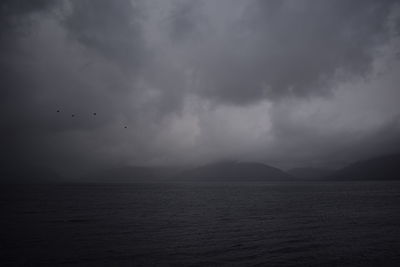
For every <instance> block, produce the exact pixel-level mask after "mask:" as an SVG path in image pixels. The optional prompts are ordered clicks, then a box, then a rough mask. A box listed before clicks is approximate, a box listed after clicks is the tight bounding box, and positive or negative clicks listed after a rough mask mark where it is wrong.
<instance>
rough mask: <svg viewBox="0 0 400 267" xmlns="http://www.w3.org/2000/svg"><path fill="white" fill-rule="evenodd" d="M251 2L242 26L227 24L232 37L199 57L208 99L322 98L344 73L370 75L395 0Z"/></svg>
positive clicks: (236, 100)
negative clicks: (313, 96) (314, 96)
mask: <svg viewBox="0 0 400 267" xmlns="http://www.w3.org/2000/svg"><path fill="white" fill-rule="evenodd" d="M250 3H251V4H249V5H248V6H247V7H245V8H244V10H243V13H242V18H241V21H238V22H236V23H235V24H232V25H229V27H230V28H228V29H229V30H230V31H231V33H230V34H228V35H227V36H226V37H225V36H224V39H223V40H221V41H220V42H219V43H216V44H215V45H214V46H213V45H211V47H207V50H206V51H201V52H200V53H199V58H198V61H199V62H200V63H199V66H198V69H199V71H200V72H201V73H202V75H204V77H203V78H204V80H206V81H207V82H206V83H205V84H203V85H202V88H201V90H200V93H202V94H204V95H205V96H206V97H209V98H213V97H214V98H216V99H218V101H221V102H228V103H229V102H231V103H236V104H246V103H251V102H253V101H258V100H259V99H260V98H281V97H285V96H288V95H289V96H292V95H294V96H300V97H301V96H309V95H313V94H317V95H321V94H327V93H329V92H330V90H331V89H332V87H334V85H335V79H336V75H338V74H342V75H347V76H348V77H352V76H354V75H365V74H366V73H367V71H368V70H369V69H370V64H371V62H372V58H373V55H374V51H375V49H376V48H377V47H378V46H379V45H381V44H382V43H384V42H385V41H386V40H387V39H388V35H389V32H388V29H387V28H386V24H387V19H388V15H389V14H390V11H391V10H392V9H393V7H394V4H395V1H351V2H349V1H333V2H332V1H318V2H315V1H279V2H274V1H253V2H250ZM226 12H229V9H228V10H227V11H226ZM238 31H240V32H238ZM204 38H209V39H213V38H218V36H213V35H212V33H210V36H207V35H205V37H204ZM205 42H206V41H205Z"/></svg>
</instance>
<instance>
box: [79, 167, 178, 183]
mask: <svg viewBox="0 0 400 267" xmlns="http://www.w3.org/2000/svg"><path fill="white" fill-rule="evenodd" d="M180 170H181V168H179V167H145V166H125V167H120V168H113V169H107V170H102V171H97V172H94V173H91V174H89V175H86V176H85V177H82V178H81V179H80V181H82V182H96V183H97V182H98V183H131V182H149V181H152V182H155V181H165V180H168V179H169V178H171V177H174V176H176V174H177V173H179V171H180Z"/></svg>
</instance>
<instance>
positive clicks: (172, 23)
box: [0, 0, 400, 173]
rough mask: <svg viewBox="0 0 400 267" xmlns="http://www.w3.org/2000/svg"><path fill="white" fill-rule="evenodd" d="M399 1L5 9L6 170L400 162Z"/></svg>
mask: <svg viewBox="0 0 400 267" xmlns="http://www.w3.org/2000/svg"><path fill="white" fill-rule="evenodd" d="M396 2H397V1H389V0H387V1H379V0H352V1H348V0H335V1H332V0H283V1H275V0H270V1H263V0H248V1H242V0H218V1H212V0H146V1H144V0H142V1H139V0H137V1H134V0H133V1H129V0H114V1H109V0H86V1H84V0H71V1H67V0H66V1H51V0H40V1H39V0H38V1H29V0H26V1H15V0H8V1H5V0H3V1H1V3H0V49H1V51H0V53H1V55H0V69H1V76H0V77H1V80H0V82H1V91H0V97H1V98H0V109H1V113H0V119H1V141H0V145H1V147H2V156H1V157H2V164H3V165H8V164H11V163H13V164H17V165H21V166H23V165H24V164H34V165H35V164H36V165H41V166H45V167H48V168H52V169H55V170H57V171H59V172H61V173H79V172H82V171H87V170H89V169H93V168H97V167H99V166H101V167H105V166H110V167H112V166H113V167H115V166H122V165H181V164H184V165H188V164H189V165H197V164H204V163H208V162H213V161H218V160H224V159H230V160H232V159H233V160H240V161H257V162H264V163H268V164H270V165H273V166H278V167H282V168H290V167H296V166H315V167H317V166H325V167H337V166H341V165H343V164H346V163H348V162H351V161H355V160H359V159H364V158H368V157H373V156H378V155H382V154H386V153H395V152H399V150H400V135H399V134H400V87H399V86H400V61H399V59H400V5H399V4H398V3H396ZM57 110H59V111H60V112H57ZM93 113H96V115H94V114H93ZM72 114H74V115H75V116H74V117H72Z"/></svg>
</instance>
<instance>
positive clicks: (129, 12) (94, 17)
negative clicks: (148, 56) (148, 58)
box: [64, 0, 146, 69]
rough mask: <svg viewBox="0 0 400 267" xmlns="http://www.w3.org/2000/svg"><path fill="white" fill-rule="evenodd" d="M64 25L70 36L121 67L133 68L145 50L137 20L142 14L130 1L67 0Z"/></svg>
mask: <svg viewBox="0 0 400 267" xmlns="http://www.w3.org/2000/svg"><path fill="white" fill-rule="evenodd" d="M69 3H70V9H71V10H70V11H69V12H70V14H68V15H67V16H66V18H65V21H64V23H65V26H66V27H67V29H68V30H69V32H70V34H71V36H72V37H73V38H76V39H77V40H78V41H79V42H81V43H83V44H84V45H85V46H87V47H88V48H89V49H92V50H94V51H96V52H97V53H98V54H100V55H102V56H104V57H105V58H107V59H109V60H111V61H114V62H115V63H117V64H121V65H122V67H123V68H133V69H135V68H137V67H138V66H139V65H140V64H141V63H142V62H143V57H144V53H145V52H146V51H145V47H144V44H143V38H142V32H141V27H140V20H141V18H142V17H143V14H141V12H140V10H139V9H138V8H135V6H134V5H133V3H134V2H132V1H129V0H117V1H107V0H99V1H90V0H83V1H70V2H69Z"/></svg>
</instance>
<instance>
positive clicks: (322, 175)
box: [287, 167, 335, 180]
mask: <svg viewBox="0 0 400 267" xmlns="http://www.w3.org/2000/svg"><path fill="white" fill-rule="evenodd" d="M287 172H288V173H289V174H290V175H292V176H293V177H296V178H297V179H299V180H322V179H326V178H327V177H329V176H330V175H332V174H333V173H334V172H335V171H334V170H329V169H321V168H308V167H305V168H294V169H290V170H288V171H287Z"/></svg>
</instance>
